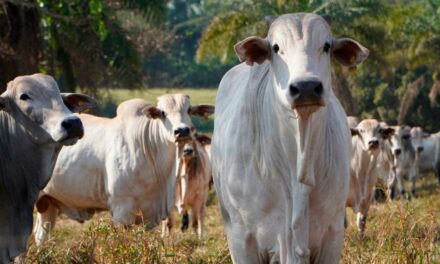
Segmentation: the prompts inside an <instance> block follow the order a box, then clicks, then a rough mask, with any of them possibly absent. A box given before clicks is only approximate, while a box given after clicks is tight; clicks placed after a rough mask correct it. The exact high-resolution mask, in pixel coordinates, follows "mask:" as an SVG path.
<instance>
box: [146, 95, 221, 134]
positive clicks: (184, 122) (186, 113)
mask: <svg viewBox="0 0 440 264" xmlns="http://www.w3.org/2000/svg"><path fill="white" fill-rule="evenodd" d="M143 112H144V114H145V115H146V116H147V117H148V118H153V119H160V120H162V122H163V124H164V125H165V127H166V129H167V131H168V132H169V133H168V134H169V137H170V139H172V141H176V142H184V141H187V140H189V139H191V136H192V133H193V131H194V126H193V124H192V122H191V115H196V116H202V117H206V116H209V115H211V114H213V113H214V106H212V105H191V103H190V99H189V96H188V95H184V94H166V95H162V96H160V97H158V98H157V106H148V107H147V108H145V109H144V110H143Z"/></svg>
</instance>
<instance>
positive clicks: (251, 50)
mask: <svg viewBox="0 0 440 264" xmlns="http://www.w3.org/2000/svg"><path fill="white" fill-rule="evenodd" d="M234 50H235V53H236V54H237V56H238V58H239V59H240V61H244V62H246V64H247V65H249V66H252V65H254V62H256V63H258V64H261V63H263V62H264V61H265V60H270V54H271V52H270V44H269V41H268V40H267V39H262V38H259V37H249V38H246V39H245V40H242V41H240V42H238V43H237V44H235V46H234Z"/></svg>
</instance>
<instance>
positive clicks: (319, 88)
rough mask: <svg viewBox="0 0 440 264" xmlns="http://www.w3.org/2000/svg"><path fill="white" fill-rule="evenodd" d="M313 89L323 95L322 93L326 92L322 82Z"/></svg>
mask: <svg viewBox="0 0 440 264" xmlns="http://www.w3.org/2000/svg"><path fill="white" fill-rule="evenodd" d="M313 91H314V92H315V94H316V95H318V96H321V95H322V93H323V92H324V87H323V86H322V84H321V83H320V84H318V86H316V87H315V89H314V90H313Z"/></svg>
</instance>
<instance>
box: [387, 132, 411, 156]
mask: <svg viewBox="0 0 440 264" xmlns="http://www.w3.org/2000/svg"><path fill="white" fill-rule="evenodd" d="M393 128H394V131H395V133H394V134H393V135H392V137H391V151H392V152H393V155H394V156H395V157H399V155H400V154H401V153H402V149H403V145H404V144H407V143H408V142H410V140H411V128H410V127H409V126H394V127H393Z"/></svg>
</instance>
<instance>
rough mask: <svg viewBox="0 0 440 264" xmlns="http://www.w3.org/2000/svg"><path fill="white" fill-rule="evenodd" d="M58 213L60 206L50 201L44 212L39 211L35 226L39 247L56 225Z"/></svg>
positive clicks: (36, 240) (36, 242)
mask: <svg viewBox="0 0 440 264" xmlns="http://www.w3.org/2000/svg"><path fill="white" fill-rule="evenodd" d="M58 213H59V210H58V208H57V207H56V206H55V205H54V204H52V203H50V202H49V203H48V206H47V208H46V210H45V211H44V212H41V213H37V220H36V223H35V228H34V234H35V244H36V245H37V247H39V246H41V244H43V242H44V241H46V240H47V238H48V236H49V232H50V231H51V229H52V228H54V227H55V222H56V217H57V215H58Z"/></svg>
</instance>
